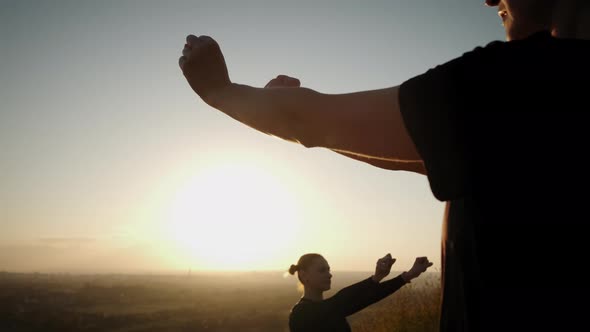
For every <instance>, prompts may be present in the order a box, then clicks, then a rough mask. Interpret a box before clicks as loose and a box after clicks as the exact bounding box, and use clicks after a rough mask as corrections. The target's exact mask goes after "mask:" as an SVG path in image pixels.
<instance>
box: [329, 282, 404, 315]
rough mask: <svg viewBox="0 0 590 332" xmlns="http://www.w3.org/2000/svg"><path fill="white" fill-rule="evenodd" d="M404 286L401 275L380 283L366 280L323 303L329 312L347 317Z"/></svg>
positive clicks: (341, 291)
mask: <svg viewBox="0 0 590 332" xmlns="http://www.w3.org/2000/svg"><path fill="white" fill-rule="evenodd" d="M404 284H405V281H404V279H403V278H402V277H401V275H400V276H397V277H395V278H393V279H390V280H387V281H384V282H381V283H376V282H374V281H373V280H372V279H371V278H367V279H365V280H363V281H361V282H359V283H356V284H354V285H351V286H348V287H346V288H343V289H342V290H340V291H339V292H338V293H336V294H335V295H334V296H332V297H331V298H329V299H327V300H325V301H324V303H325V305H326V306H327V307H329V308H330V310H331V311H334V312H337V313H339V314H341V315H343V316H349V315H352V314H354V313H355V312H357V311H359V310H362V309H364V308H366V307H367V306H369V305H371V304H373V303H375V302H378V301H380V300H382V299H383V298H385V297H387V296H389V295H391V294H393V293H394V292H395V291H397V290H398V289H400V288H401V287H402V286H403V285H404Z"/></svg>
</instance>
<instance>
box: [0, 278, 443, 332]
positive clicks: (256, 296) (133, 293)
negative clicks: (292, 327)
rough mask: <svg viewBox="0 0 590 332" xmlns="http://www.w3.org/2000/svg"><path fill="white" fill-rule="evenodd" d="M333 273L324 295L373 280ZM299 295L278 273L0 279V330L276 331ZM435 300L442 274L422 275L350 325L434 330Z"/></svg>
mask: <svg viewBox="0 0 590 332" xmlns="http://www.w3.org/2000/svg"><path fill="white" fill-rule="evenodd" d="M333 274H334V277H333V286H332V288H333V289H332V290H331V291H330V292H329V293H328V294H326V297H329V296H331V295H332V294H333V293H334V292H336V291H337V290H339V289H340V288H342V287H344V286H347V285H349V284H351V283H354V282H356V281H360V280H362V279H364V278H366V277H368V276H369V275H370V273H360V272H341V273H339V272H334V273H333ZM395 275H397V273H392V276H395ZM300 296H301V294H300V293H299V291H298V289H297V283H296V279H295V278H294V277H292V276H288V277H284V276H283V273H282V272H242V273H220V274H214V273H207V274H204V273H201V274H195V273H193V274H191V275H190V276H189V275H184V276H174V275H150V276H147V275H143V276H137V275H136V276H133V275H47V274H13V273H0V331H3V332H10V331H62V332H63V331H120V332H131V331H134V332H156V331H158V332H163V331H193V332H199V331H210V332H211V331H213V332H221V331H257V332H266V331H279V332H281V331H288V328H287V318H288V315H289V310H290V309H291V307H292V306H293V305H294V304H295V303H296V302H297V300H298V299H299V297H300ZM439 298H440V275H439V274H438V273H430V274H428V273H427V274H425V275H423V276H421V277H420V278H419V279H417V280H415V281H413V282H412V283H411V284H409V285H406V286H404V287H403V288H402V289H401V290H399V291H398V292H396V293H395V294H393V295H391V296H389V297H388V298H386V299H384V300H382V301H381V302H378V303H376V304H374V305H372V306H370V307H368V308H366V309H364V310H363V311H361V312H359V313H357V314H355V315H353V316H351V317H349V318H348V320H349V322H350V324H351V326H352V329H353V331H357V332H361V331H367V332H368V331H371V332H380V331H388V332H391V331H404V332H405V331H421V332H423V331H437V330H438V316H439V309H440V308H439Z"/></svg>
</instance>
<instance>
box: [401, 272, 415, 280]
mask: <svg viewBox="0 0 590 332" xmlns="http://www.w3.org/2000/svg"><path fill="white" fill-rule="evenodd" d="M414 278H415V276H414V275H413V274H412V273H410V272H407V271H405V272H403V273H402V279H404V281H405V282H406V283H410V282H411V281H412V279H414Z"/></svg>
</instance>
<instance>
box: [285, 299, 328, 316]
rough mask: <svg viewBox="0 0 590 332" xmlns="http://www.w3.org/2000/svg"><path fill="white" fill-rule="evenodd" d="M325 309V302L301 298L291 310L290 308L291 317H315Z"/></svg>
mask: <svg viewBox="0 0 590 332" xmlns="http://www.w3.org/2000/svg"><path fill="white" fill-rule="evenodd" d="M325 307H326V305H325V301H319V302H318V301H312V300H310V299H306V298H303V297H302V298H301V299H300V300H299V302H297V303H296V304H295V305H294V306H293V308H291V314H290V316H291V317H297V316H308V315H315V314H318V313H319V312H321V311H323V309H324V308H325Z"/></svg>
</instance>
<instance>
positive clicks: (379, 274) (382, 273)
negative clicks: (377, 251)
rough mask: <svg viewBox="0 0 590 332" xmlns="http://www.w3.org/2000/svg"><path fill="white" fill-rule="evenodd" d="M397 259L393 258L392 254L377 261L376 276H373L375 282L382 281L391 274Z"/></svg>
mask: <svg viewBox="0 0 590 332" xmlns="http://www.w3.org/2000/svg"><path fill="white" fill-rule="evenodd" d="M395 261H396V259H395V258H392V257H391V254H387V255H385V256H383V257H382V258H379V260H377V265H376V266H375V274H374V275H373V280H374V281H376V282H379V281H381V279H383V278H385V277H387V276H388V275H389V273H390V272H391V266H393V263H395Z"/></svg>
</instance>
